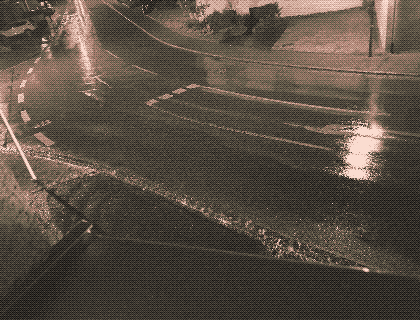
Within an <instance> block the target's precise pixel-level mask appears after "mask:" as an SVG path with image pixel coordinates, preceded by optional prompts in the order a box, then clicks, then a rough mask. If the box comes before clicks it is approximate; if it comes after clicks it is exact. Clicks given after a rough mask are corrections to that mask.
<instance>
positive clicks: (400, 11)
mask: <svg viewBox="0 0 420 320" xmlns="http://www.w3.org/2000/svg"><path fill="white" fill-rule="evenodd" d="M410 50H416V51H419V50H420V2H419V1H418V0H399V1H397V5H396V15H395V31H394V52H395V53H399V52H403V51H410Z"/></svg>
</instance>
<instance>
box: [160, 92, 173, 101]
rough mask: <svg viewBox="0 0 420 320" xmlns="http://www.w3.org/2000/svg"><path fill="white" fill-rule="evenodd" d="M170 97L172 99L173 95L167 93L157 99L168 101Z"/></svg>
mask: <svg viewBox="0 0 420 320" xmlns="http://www.w3.org/2000/svg"><path fill="white" fill-rule="evenodd" d="M172 97H173V95H171V94H169V93H167V94H164V95H163V96H160V97H158V99H160V100H166V99H169V98H172Z"/></svg>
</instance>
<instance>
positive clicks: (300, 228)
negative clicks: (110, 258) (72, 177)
mask: <svg viewBox="0 0 420 320" xmlns="http://www.w3.org/2000/svg"><path fill="white" fill-rule="evenodd" d="M110 3H111V4H112V5H113V6H114V7H115V8H116V9H117V10H119V11H120V12H121V13H122V14H123V15H126V16H127V17H129V18H130V19H131V20H132V21H134V22H136V23H137V24H139V25H141V26H144V27H145V28H146V29H147V30H150V31H151V33H153V28H154V26H155V25H156V23H155V22H154V21H151V20H150V19H148V18H147V17H144V16H142V15H141V14H140V11H139V10H138V9H135V10H130V9H128V8H126V7H124V6H122V5H120V4H118V3H116V2H112V1H111V2H110ZM62 5H63V6H64V8H67V10H68V11H67V13H66V14H64V18H63V21H64V23H63V32H62V34H61V35H60V36H58V37H56V39H55V40H54V41H53V42H52V43H51V46H50V47H47V48H46V49H45V51H44V52H43V53H42V54H41V55H40V56H41V59H39V60H38V61H37V63H36V64H34V59H32V60H30V61H28V62H26V63H23V64H22V65H19V66H18V67H16V68H14V69H13V72H14V87H13V89H14V90H13V93H12V97H11V98H12V103H11V105H10V110H9V116H10V118H11V119H13V121H14V122H15V125H16V126H18V127H19V128H20V130H21V137H22V138H23V139H24V140H23V141H22V142H23V143H26V144H29V145H36V144H39V143H40V142H39V141H38V140H36V139H34V138H33V136H31V135H30V134H32V133H33V131H34V128H33V127H34V126H32V127H31V125H32V124H33V125H36V126H42V130H41V129H40V128H36V129H35V131H42V133H43V134H44V135H45V136H46V137H48V139H51V140H52V141H53V142H54V144H53V145H52V146H51V151H50V152H52V153H53V152H61V153H65V154H71V155H74V156H76V157H80V158H82V159H85V160H86V161H88V162H90V163H103V164H106V165H108V166H110V167H111V168H115V169H117V170H120V171H121V172H124V173H125V174H126V175H127V176H138V177H144V178H147V179H149V180H151V181H154V182H155V183H156V184H160V185H162V186H163V188H165V189H166V190H168V191H170V192H171V193H172V194H173V195H175V198H177V199H178V200H179V199H192V200H190V203H191V206H192V207H193V206H197V207H198V208H200V207H206V208H210V210H212V211H215V212H220V213H224V214H225V215H226V216H227V217H228V218H229V217H230V218H231V219H233V220H237V219H241V220H242V221H244V222H245V221H253V222H254V223H257V224H259V225H261V226H265V227H269V228H272V229H273V230H276V231H279V232H282V233H283V234H287V235H288V236H290V237H293V238H297V239H299V240H300V241H302V242H307V243H311V244H315V245H318V246H320V247H322V248H324V249H327V250H331V251H333V252H337V253H338V254H340V255H342V256H346V257H349V258H352V259H355V260H357V261H362V262H364V263H366V264H373V265H376V266H379V265H380V266H381V267H382V268H387V267H389V266H387V263H388V262H390V261H392V260H398V259H400V260H401V261H404V262H402V263H403V264H406V265H405V267H406V266H407V265H409V267H407V268H414V269H415V268H417V267H416V266H414V267H413V263H414V265H416V263H415V262H416V261H417V263H418V259H419V251H418V246H417V243H418V239H419V234H418V227H417V225H418V207H419V203H418V199H419V188H418V187H419V180H420V179H419V178H420V177H419V161H418V159H419V155H420V131H419V129H418V128H419V126H418V124H419V120H420V115H419V113H418V112H417V108H418V101H419V96H418V92H420V90H419V89H420V88H419V87H420V80H419V79H411V78H406V79H398V78H389V77H374V76H367V75H360V74H336V73H325V72H323V73H320V72H314V71H304V70H289V69H284V68H279V67H275V66H266V65H264V66H262V65H258V64H250V63H240V62H234V61H229V60H216V59H213V58H210V57H206V56H201V55H198V54H193V53H191V52H185V51H182V50H179V49H173V48H169V47H167V46H165V45H163V44H161V43H159V42H157V41H155V40H153V39H151V38H150V37H149V36H147V35H146V34H144V33H143V32H142V31H141V30H140V29H139V28H137V27H136V26H135V25H133V24H132V23H130V22H129V21H127V20H126V19H124V18H123V17H122V16H121V15H119V14H118V13H117V12H115V11H113V10H112V9H111V8H110V7H109V6H107V5H105V4H104V3H103V2H102V1H100V0H90V1H86V2H84V1H80V0H75V1H69V2H68V4H64V3H63V4H62ZM30 68H33V71H32V72H31V73H28V70H29V69H30ZM10 72H11V70H7V71H3V72H2V77H5V78H7V77H10ZM25 79H26V80H27V81H26V82H25V85H24V86H23V87H22V81H23V80H25ZM197 85H198V86H197ZM181 88H182V89H183V90H178V89H181ZM219 89H222V90H224V91H221V90H219ZM177 90H178V91H177ZM184 90H185V91H184ZM174 91H175V92H174ZM20 93H24V101H20V102H19V100H21V99H22V98H19V94H20ZM238 93H239V94H238ZM244 95H247V96H244ZM21 97H22V96H21ZM262 98H266V99H262ZM267 99H270V100H267ZM282 101H283V102H282ZM285 101H290V102H292V103H287V102H285ZM21 110H25V111H26V112H27V113H28V114H29V115H30V118H31V121H30V122H29V123H28V124H26V125H23V124H22V123H21V122H22V121H21V119H19V117H18V116H16V115H18V114H19V112H20V111H21ZM46 120H48V121H46ZM13 121H12V122H13ZM133 223H134V222H133ZM396 264H398V263H396ZM405 267H403V268H405ZM390 268H391V269H395V267H394V266H393V267H390Z"/></svg>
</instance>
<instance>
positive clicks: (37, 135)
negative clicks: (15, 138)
mask: <svg viewBox="0 0 420 320" xmlns="http://www.w3.org/2000/svg"><path fill="white" fill-rule="evenodd" d="M34 136H35V138H37V139H38V140H39V141H41V142H42V143H43V144H45V145H46V146H48V147H49V146H52V145H53V144H54V141H52V140H50V139H48V138H47V137H46V136H45V135H44V134H43V133H42V132H38V133H35V134H34Z"/></svg>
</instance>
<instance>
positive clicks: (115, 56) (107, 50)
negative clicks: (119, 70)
mask: <svg viewBox="0 0 420 320" xmlns="http://www.w3.org/2000/svg"><path fill="white" fill-rule="evenodd" d="M105 51H106V52H108V53H109V54H110V55H111V56H113V57H115V58H117V59H119V57H118V56H116V55H115V54H113V53H112V52H109V51H108V50H105Z"/></svg>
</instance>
